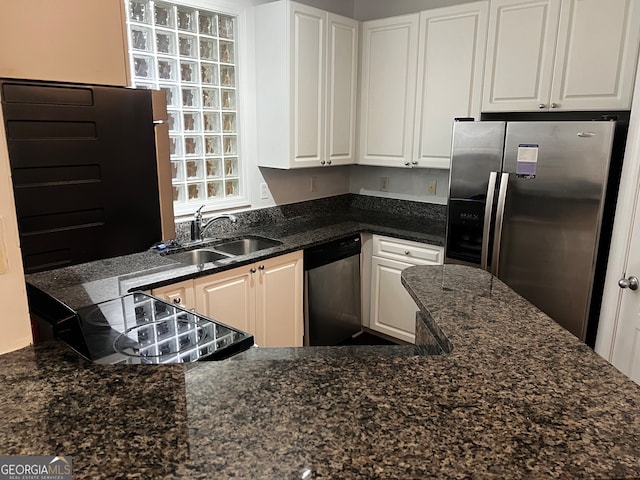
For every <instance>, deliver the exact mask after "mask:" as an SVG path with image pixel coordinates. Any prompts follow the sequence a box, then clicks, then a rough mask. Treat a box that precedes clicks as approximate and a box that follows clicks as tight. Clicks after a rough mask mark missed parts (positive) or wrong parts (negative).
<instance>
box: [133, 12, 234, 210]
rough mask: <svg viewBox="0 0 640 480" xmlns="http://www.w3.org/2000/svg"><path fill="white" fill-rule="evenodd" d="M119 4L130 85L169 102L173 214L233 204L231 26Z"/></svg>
mask: <svg viewBox="0 0 640 480" xmlns="http://www.w3.org/2000/svg"><path fill="white" fill-rule="evenodd" d="M125 2H126V8H127V12H128V30H129V52H130V56H131V70H132V72H131V75H132V77H133V84H134V86H135V87H137V88H156V89H160V90H163V91H164V92H165V94H166V97H167V110H168V114H169V141H170V150H171V169H172V183H173V201H174V207H176V213H180V212H183V213H186V212H191V211H194V210H195V208H197V207H198V206H200V205H202V204H205V203H207V204H211V205H214V206H215V205H221V204H222V205H223V204H224V203H225V201H228V200H231V199H233V198H236V199H237V198H238V197H239V196H240V195H241V189H242V188H243V185H241V184H240V180H241V175H240V168H241V165H240V161H239V149H238V111H237V108H236V106H237V99H238V89H237V78H236V68H237V63H236V57H237V54H236V52H237V49H236V31H237V20H236V18H235V17H233V16H229V15H224V14H221V13H216V12H212V11H206V10H202V9H199V8H194V7H188V6H184V5H179V4H176V3H169V2H166V1H154V0H125ZM226 203H228V202H226ZM181 207H183V208H181ZM184 207H188V208H184Z"/></svg>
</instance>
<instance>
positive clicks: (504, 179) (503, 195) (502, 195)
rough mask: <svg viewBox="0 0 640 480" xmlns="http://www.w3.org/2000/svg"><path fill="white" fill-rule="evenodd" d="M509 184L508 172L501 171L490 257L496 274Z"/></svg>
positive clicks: (496, 274) (493, 271)
mask: <svg viewBox="0 0 640 480" xmlns="http://www.w3.org/2000/svg"><path fill="white" fill-rule="evenodd" d="M508 185H509V174H508V173H503V174H502V175H501V176H500V190H499V191H498V208H497V210H496V229H495V233H494V236H493V257H492V259H491V273H493V274H494V275H495V276H496V277H497V276H498V267H499V265H500V240H501V239H502V222H503V220H504V206H505V203H506V200H507V187H508Z"/></svg>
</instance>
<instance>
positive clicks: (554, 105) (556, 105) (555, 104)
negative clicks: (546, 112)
mask: <svg viewBox="0 0 640 480" xmlns="http://www.w3.org/2000/svg"><path fill="white" fill-rule="evenodd" d="M559 106H560V105H558V104H557V103H552V104H551V108H558V107H559Z"/></svg>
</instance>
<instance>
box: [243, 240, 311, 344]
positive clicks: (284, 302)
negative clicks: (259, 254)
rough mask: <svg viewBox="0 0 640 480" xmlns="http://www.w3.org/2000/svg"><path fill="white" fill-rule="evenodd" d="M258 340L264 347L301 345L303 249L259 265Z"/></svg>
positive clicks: (257, 290) (256, 334) (256, 335)
mask: <svg viewBox="0 0 640 480" xmlns="http://www.w3.org/2000/svg"><path fill="white" fill-rule="evenodd" d="M257 269H258V271H257V274H256V275H257V282H258V285H257V286H256V328H255V337H256V343H257V344H258V345H259V346H263V347H301V346H302V337H303V334H304V324H303V317H302V252H294V253H290V254H287V255H282V256H280V257H276V258H272V259H269V260H265V261H264V262H260V263H259V264H258V268H257Z"/></svg>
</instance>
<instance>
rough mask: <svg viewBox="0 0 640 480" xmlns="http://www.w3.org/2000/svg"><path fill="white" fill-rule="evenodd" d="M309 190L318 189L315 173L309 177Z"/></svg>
mask: <svg viewBox="0 0 640 480" xmlns="http://www.w3.org/2000/svg"><path fill="white" fill-rule="evenodd" d="M309 190H310V191H311V192H317V191H318V177H316V176H315V175H311V178H310V179H309Z"/></svg>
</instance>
